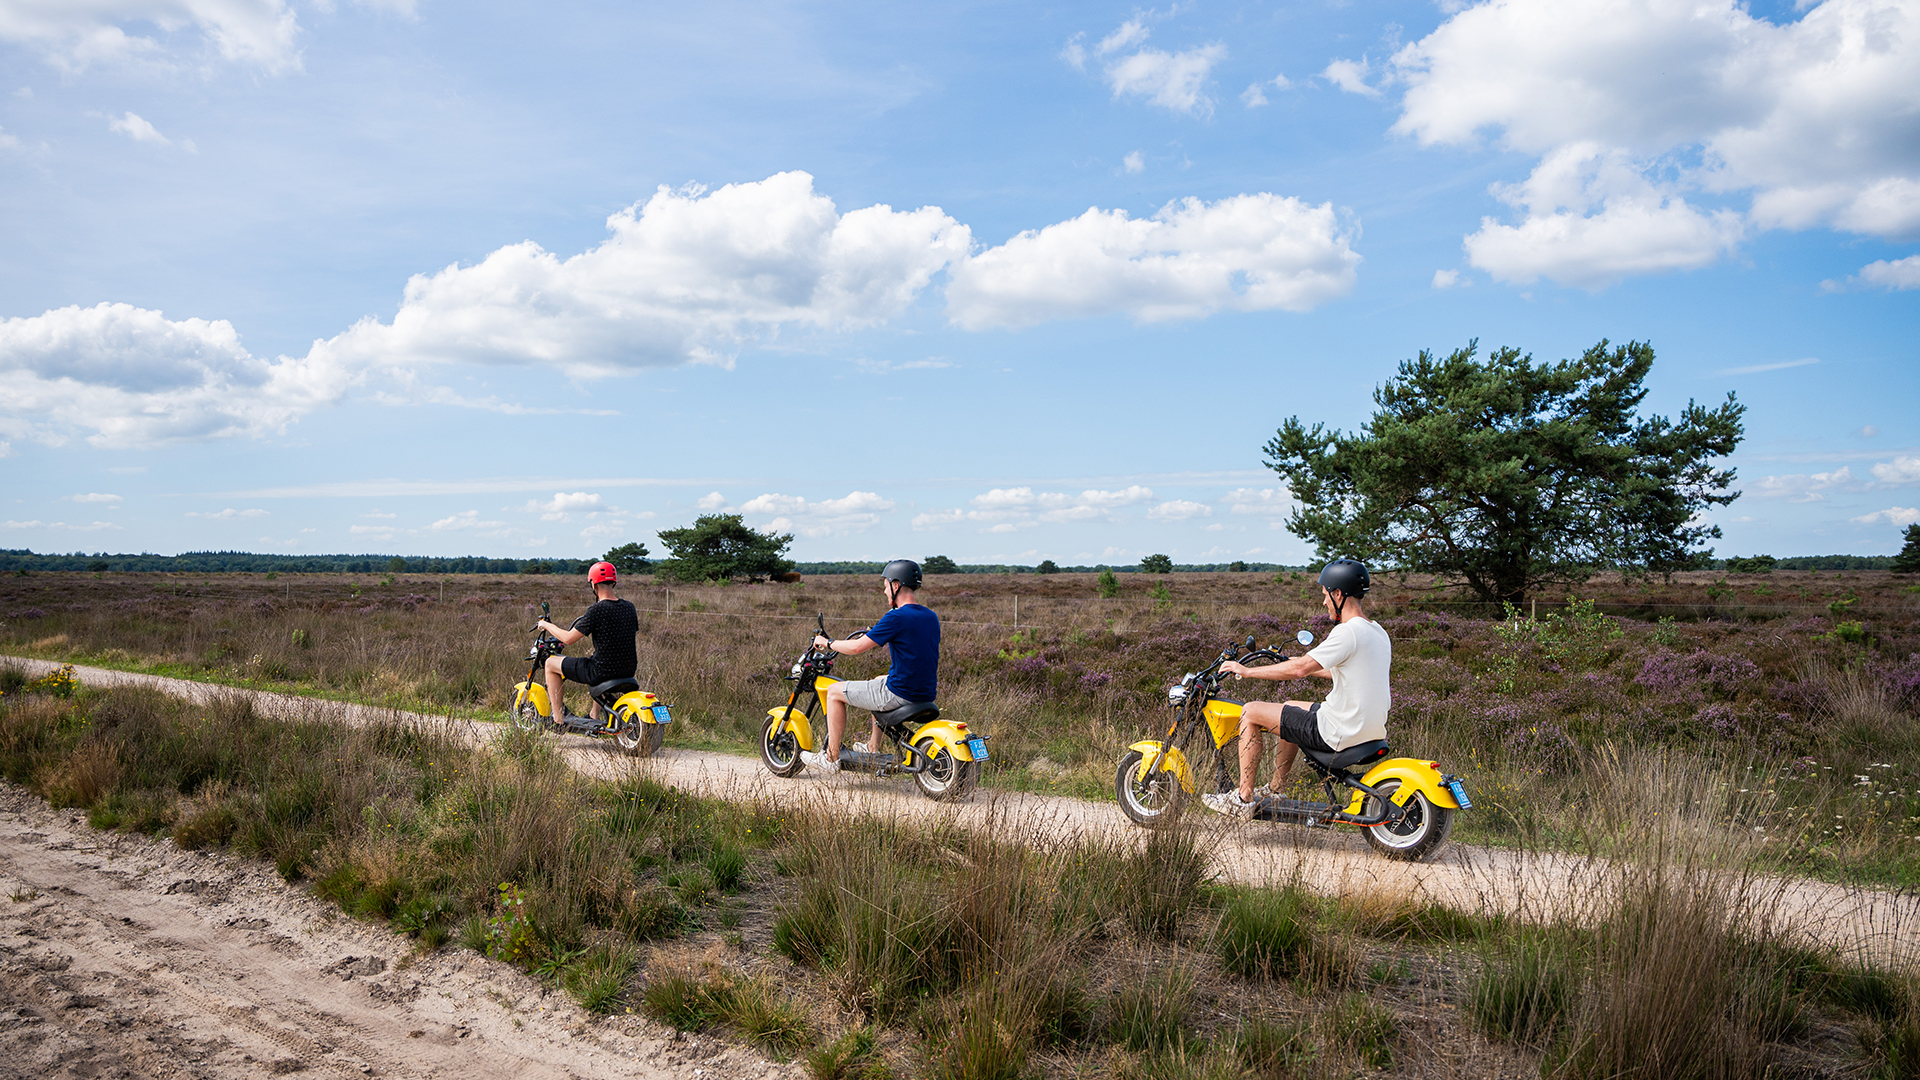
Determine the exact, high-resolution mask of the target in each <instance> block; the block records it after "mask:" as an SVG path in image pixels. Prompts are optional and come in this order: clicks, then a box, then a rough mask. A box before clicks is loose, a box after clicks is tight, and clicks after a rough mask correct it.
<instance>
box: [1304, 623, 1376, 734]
mask: <svg viewBox="0 0 1920 1080" xmlns="http://www.w3.org/2000/svg"><path fill="white" fill-rule="evenodd" d="M1307 655H1308V656H1311V657H1313V658H1314V659H1315V660H1317V661H1319V663H1320V666H1321V667H1323V668H1326V669H1327V671H1329V672H1330V673H1332V675H1333V692H1332V693H1329V694H1328V695H1327V700H1326V701H1325V702H1324V703H1322V704H1321V706H1320V714H1319V715H1320V737H1321V738H1323V739H1325V740H1327V745H1328V746H1331V747H1333V748H1334V749H1335V750H1342V749H1345V748H1346V747H1349V746H1357V745H1359V744H1360V743H1363V742H1372V741H1373V740H1375V739H1384V738H1386V737H1387V708H1388V706H1390V705H1392V704H1393V690H1392V688H1391V687H1390V686H1389V685H1388V682H1387V674H1388V671H1389V670H1390V669H1391V668H1392V667H1393V642H1392V641H1391V640H1389V639H1388V637H1387V632H1386V631H1385V630H1382V629H1381V628H1380V624H1379V623H1377V622H1374V621H1373V620H1372V619H1349V620H1348V621H1346V622H1343V623H1336V624H1335V625H1334V628H1333V629H1332V630H1329V631H1327V640H1325V641H1323V642H1321V643H1320V645H1319V647H1318V648H1315V649H1313V650H1311V651H1309V652H1308V653H1307Z"/></svg>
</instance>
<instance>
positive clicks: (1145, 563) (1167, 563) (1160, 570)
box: [1140, 555, 1173, 574]
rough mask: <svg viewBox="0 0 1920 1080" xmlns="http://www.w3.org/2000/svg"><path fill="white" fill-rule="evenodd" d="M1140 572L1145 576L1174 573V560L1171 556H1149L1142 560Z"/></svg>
mask: <svg viewBox="0 0 1920 1080" xmlns="http://www.w3.org/2000/svg"><path fill="white" fill-rule="evenodd" d="M1140 572H1141V573H1143V574H1171V573H1173V558H1172V556H1169V555H1149V556H1147V557H1146V558H1144V559H1141V560H1140Z"/></svg>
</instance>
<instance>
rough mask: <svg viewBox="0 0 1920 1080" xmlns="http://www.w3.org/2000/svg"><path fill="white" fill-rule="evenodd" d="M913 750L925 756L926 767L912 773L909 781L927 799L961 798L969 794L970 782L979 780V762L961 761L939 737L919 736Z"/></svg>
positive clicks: (949, 799)
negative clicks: (916, 786)
mask: <svg viewBox="0 0 1920 1080" xmlns="http://www.w3.org/2000/svg"><path fill="white" fill-rule="evenodd" d="M914 749H915V750H917V751H919V753H920V756H921V757H923V758H925V759H926V768H924V769H922V770H920V771H919V772H917V773H914V774H913V782H914V783H916V784H919V785H920V793H921V794H922V795H925V796H926V797H927V798H929V799H932V800H933V801H935V802H952V801H954V800H955V799H964V798H966V797H967V796H968V795H971V794H972V793H973V787H974V785H975V784H977V783H979V782H980V763H979V762H977V761H961V760H960V759H959V758H957V757H954V756H953V751H951V750H949V749H947V748H946V747H945V746H942V745H941V744H940V742H939V740H937V739H934V738H932V737H928V738H925V739H922V740H920V741H919V742H918V743H916V744H915V745H914Z"/></svg>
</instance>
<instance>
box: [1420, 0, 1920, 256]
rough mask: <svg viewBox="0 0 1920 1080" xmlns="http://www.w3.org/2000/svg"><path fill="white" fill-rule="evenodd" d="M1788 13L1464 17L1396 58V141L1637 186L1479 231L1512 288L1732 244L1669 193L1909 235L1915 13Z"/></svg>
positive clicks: (1710, 252) (1578, 4)
mask: <svg viewBox="0 0 1920 1080" xmlns="http://www.w3.org/2000/svg"><path fill="white" fill-rule="evenodd" d="M1800 6H1802V7H1804V8H1806V11H1805V14H1804V15H1802V16H1801V17H1800V18H1798V19H1796V20H1791V21H1783V22H1774V21H1770V20H1768V19H1766V18H1762V17H1756V16H1754V15H1753V14H1752V13H1751V12H1750V11H1749V10H1748V8H1747V6H1746V5H1745V4H1743V3H1738V2H1736V0H1489V2H1486V3H1481V4H1476V5H1474V6H1471V7H1466V8H1464V9H1463V10H1460V11H1459V12H1458V13H1456V14H1454V15H1453V16H1452V17H1451V18H1449V19H1447V20H1446V21H1445V22H1444V23H1442V24H1441V25H1440V27H1438V28H1437V29H1436V30H1434V32H1433V33H1431V34H1429V35H1427V36H1426V37H1425V38H1422V39H1421V40H1419V41H1416V42H1414V43H1412V44H1409V45H1407V46H1405V47H1404V48H1402V49H1400V50H1399V51H1398V52H1397V53H1396V54H1395V55H1394V56H1393V58H1392V60H1391V62H1390V66H1391V68H1392V75H1391V77H1390V79H1391V81H1392V82H1394V83H1397V84H1402V85H1405V86H1406V87H1407V89H1406V92H1405V95H1404V97H1403V99H1402V102H1401V115H1400V117H1399V119H1398V121H1397V123H1396V124H1395V130H1396V131H1397V132H1399V133H1400V134H1404V135H1409V136H1412V137H1413V138H1415V139H1416V140H1418V141H1420V142H1422V143H1426V144H1452V145H1459V144H1467V143H1472V142H1475V141H1477V140H1478V139H1480V138H1481V137H1482V135H1483V134H1489V133H1490V134H1492V135H1493V136H1494V137H1495V138H1496V140H1497V141H1498V143H1499V144H1500V145H1501V146H1502V147H1504V148H1506V149H1509V150H1515V151H1519V152H1522V153H1527V154H1531V155H1535V156H1537V157H1538V158H1540V159H1541V162H1542V166H1541V167H1542V169H1546V170H1547V171H1548V172H1549V173H1551V172H1553V171H1554V168H1555V166H1556V162H1558V163H1559V164H1562V165H1563V164H1564V160H1563V159H1564V158H1565V157H1566V156H1567V155H1569V154H1576V156H1579V157H1582V158H1585V159H1588V160H1594V159H1598V160H1600V161H1603V162H1606V163H1607V166H1608V171H1610V172H1615V173H1617V172H1620V171H1631V172H1635V173H1638V174H1639V175H1640V178H1641V184H1640V185H1638V186H1636V185H1632V184H1628V183H1626V182H1624V180H1623V179H1622V178H1621V177H1619V176H1617V175H1616V176H1606V177H1602V178H1600V179H1601V182H1600V183H1598V184H1597V185H1595V184H1593V183H1588V184H1586V185H1583V186H1585V187H1586V188H1587V189H1588V190H1587V191H1586V192H1585V193H1584V194H1583V196H1582V197H1581V198H1580V199H1579V200H1577V201H1574V202H1564V201H1563V202H1562V203H1560V204H1557V205H1555V204H1553V203H1551V201H1549V202H1547V203H1544V204H1541V205H1535V201H1534V200H1524V201H1521V200H1510V201H1513V202H1514V204H1515V205H1516V207H1518V208H1520V209H1522V211H1523V213H1522V217H1521V219H1520V221H1519V222H1518V223H1517V224H1516V225H1514V226H1511V227H1508V226H1501V227H1499V228H1503V229H1507V230H1508V231H1505V232H1501V231H1498V229H1491V228H1487V227H1483V229H1482V230H1481V232H1480V233H1476V234H1475V237H1477V238H1479V239H1480V244H1479V248H1480V255H1481V258H1484V259H1486V260H1487V261H1488V263H1489V269H1493V268H1494V267H1499V268H1500V269H1499V270H1498V271H1496V276H1502V277H1503V278H1505V279H1507V280H1516V281H1517V280H1525V278H1526V275H1528V274H1532V275H1535V276H1548V277H1553V278H1554V279H1555V280H1559V281H1564V282H1567V283H1570V284H1575V285H1579V286H1581V287H1588V288H1591V287H1596V286H1597V285H1600V284H1604V283H1605V282H1608V281H1612V280H1617V279H1618V278H1619V277H1621V276H1624V275H1626V274H1639V273H1651V272H1659V271H1665V270H1675V269H1686V268H1690V267H1695V266H1701V265H1705V264H1706V263H1708V262H1711V261H1713V260H1714V259H1716V258H1718V257H1719V256H1720V255H1721V254H1724V252H1725V251H1726V249H1727V248H1728V247H1729V246H1731V244H1733V243H1735V242H1737V241H1738V240H1739V239H1740V238H1741V236H1742V235H1743V233H1742V231H1741V230H1740V229H1738V228H1735V225H1734V223H1733V222H1732V221H1730V220H1728V219H1727V218H1726V217H1724V216H1722V211H1718V210H1708V209H1703V208H1697V207H1694V206H1692V205H1690V204H1688V203H1687V202H1686V201H1684V200H1683V199H1681V198H1680V193H1681V192H1682V191H1683V190H1690V191H1698V192H1702V193H1705V194H1708V195H1718V196H1722V197H1726V198H1729V199H1737V197H1739V196H1742V195H1744V196H1745V197H1746V201H1747V206H1746V208H1745V210H1744V212H1740V211H1731V212H1732V213H1735V214H1738V216H1739V217H1741V218H1743V219H1744V225H1745V228H1746V229H1747V230H1756V229H1771V228H1795V229H1798V228H1807V227H1813V226H1829V227H1833V228H1837V229H1843V230H1846V231H1850V232H1856V233H1865V234H1871V235H1877V236H1887V237H1898V236H1907V235H1913V234H1914V233H1915V232H1916V231H1920V79H1916V78H1915V76H1914V72H1915V71H1920V4H1915V3H1914V2H1912V0H1892V2H1889V0H1825V2H1821V3H1810V4H1805V3H1803V4H1802V5H1800ZM1574 148H1582V149H1580V150H1578V151H1577V152H1576V151H1575V150H1574ZM1554 179H1555V178H1554V177H1551V176H1547V177H1542V176H1540V175H1539V174H1538V173H1536V178H1535V180H1533V181H1529V185H1533V186H1535V187H1538V186H1540V182H1541V181H1551V180H1554ZM1536 218H1540V219H1547V220H1545V221H1544V222H1543V223H1542V224H1541V225H1540V226H1539V227H1533V226H1534V222H1535V219H1536ZM1576 219H1578V220H1576ZM1472 246H1473V244H1472V241H1471V240H1470V247H1472ZM1531 248H1538V249H1542V250H1539V251H1530V250H1529V249H1531ZM1476 265H1479V264H1478V263H1476Z"/></svg>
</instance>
